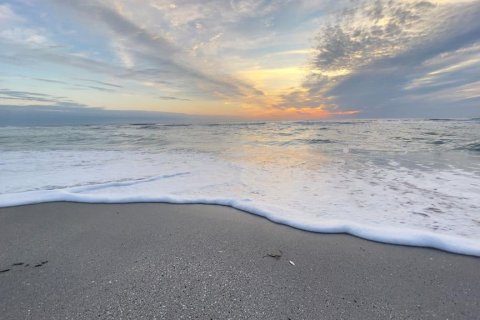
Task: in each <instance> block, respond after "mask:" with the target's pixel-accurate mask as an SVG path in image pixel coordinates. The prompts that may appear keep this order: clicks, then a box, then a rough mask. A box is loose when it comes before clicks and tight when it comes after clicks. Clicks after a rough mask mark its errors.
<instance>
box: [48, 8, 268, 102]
mask: <svg viewBox="0 0 480 320" xmlns="http://www.w3.org/2000/svg"><path fill="white" fill-rule="evenodd" d="M53 2H54V3H55V4H56V5H58V6H61V7H64V8H66V9H67V10H68V11H69V12H70V14H71V15H72V17H73V16H75V17H77V19H78V17H79V16H80V19H83V20H84V22H85V23H86V25H91V26H93V27H94V28H95V29H96V31H99V32H104V33H105V34H106V35H107V36H108V37H109V39H110V41H111V43H112V48H114V49H117V54H118V56H119V57H120V59H121V60H122V61H123V62H124V68H125V69H127V70H130V71H132V72H133V73H134V74H136V75H139V76H141V77H143V80H145V78H149V79H148V80H150V81H155V80H156V79H160V80H163V79H164V78H165V75H166V74H174V75H175V78H176V79H178V80H179V81H180V82H182V81H186V82H188V83H189V84H190V85H192V84H195V83H196V86H197V89H199V90H206V91H208V92H215V93H218V94H222V95H225V96H243V95H247V94H254V95H255V94H261V92H260V91H259V90H257V89H255V88H253V87H251V86H250V85H249V84H246V83H243V82H242V81H239V80H237V79H234V78H233V77H231V76H227V75H223V74H217V73H213V74H211V73H210V72H207V71H205V70H202V68H201V67H200V66H196V65H194V64H193V63H192V61H189V60H188V59H187V58H188V57H187V56H185V54H184V48H181V47H178V46H177V45H176V44H174V43H173V42H171V41H169V40H168V39H167V38H166V37H165V36H163V35H162V34H161V33H159V32H153V31H150V30H149V29H148V28H147V27H146V26H144V27H140V26H139V25H138V24H137V23H136V22H134V21H132V20H131V19H129V17H128V16H127V15H126V14H124V13H123V10H122V7H121V6H117V7H114V6H112V7H109V6H106V5H104V3H100V2H97V1H84V2H78V1H70V0H69V1H53ZM75 17H74V18H75ZM125 62H126V63H125ZM144 66H148V70H149V72H148V73H143V72H142V71H141V69H145V67H144ZM152 71H155V73H152ZM127 72H128V71H127ZM169 78H171V77H169Z"/></svg>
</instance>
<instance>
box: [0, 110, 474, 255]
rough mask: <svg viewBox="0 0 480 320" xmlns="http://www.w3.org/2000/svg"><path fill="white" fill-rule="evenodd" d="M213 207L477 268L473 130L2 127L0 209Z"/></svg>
mask: <svg viewBox="0 0 480 320" xmlns="http://www.w3.org/2000/svg"><path fill="white" fill-rule="evenodd" d="M47 201H78V202H92V203H112V202H114V203H124V202H171V203H205V204H219V205H226V206H231V207H234V208H238V209H240V210H243V211H246V212H249V213H252V214H256V215H260V216H263V217H266V218H268V219H270V220H272V221H274V222H277V223H282V224H286V225H290V226H292V227H295V228H299V229H303V230H308V231H313V232H324V233H349V234H352V235H355V236H358V237H361V238H365V239H370V240H374V241H380V242H385V243H393V244H402V245H411V246H425V247H432V248H437V249H441V250H445V251H449V252H455V253H461V254H469V255H475V256H480V120H478V119H471V120H442V119H431V120H348V121H303V122H246V123H212V124H147V123H142V124H130V125H101V126H58V127H0V206H2V207H6V206H15V205H22V204H32V203H40V202H47Z"/></svg>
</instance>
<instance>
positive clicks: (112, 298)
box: [0, 202, 480, 319]
mask: <svg viewBox="0 0 480 320" xmlns="http://www.w3.org/2000/svg"><path fill="white" fill-rule="evenodd" d="M247 213H248V212H247ZM0 248H1V250H0V271H3V270H6V269H10V270H8V271H5V272H1V273H0V287H1V288H2V290H0V312H1V314H2V315H3V316H4V317H5V319H17V318H24V319H57V318H63V319H65V318H68V319H70V318H73V319H90V318H93V317H100V318H112V319H113V318H124V319H130V318H131V319H135V318H137V319H138V318H142V317H145V318H149V319H153V317H154V316H156V317H157V318H158V319H163V318H165V319H169V318H170V319H171V318H181V317H184V318H194V317H195V316H196V317H198V318H200V319H204V318H206V319H210V318H213V319H225V318H233V319H243V318H250V319H265V318H267V319H288V318H290V319H315V318H319V317H321V318H325V319H338V318H345V319H348V318H356V319H385V318H389V317H390V318H422V319H433V318H454V319H472V318H474V317H476V316H477V315H478V313H480V293H479V291H478V288H479V287H480V277H479V276H478V270H479V267H480V259H479V258H477V257H471V256H464V255H457V254H452V253H448V252H444V251H440V250H436V249H429V248H421V247H407V246H399V245H393V246H392V245H389V244H383V243H379V242H373V241H369V240H364V239H361V238H358V237H354V236H350V235H346V234H321V233H314V232H309V231H303V230H299V229H295V228H292V227H289V226H286V225H282V224H277V223H272V222H271V221H269V220H267V219H265V218H262V217H260V216H257V215H254V214H251V213H248V214H245V213H244V212H241V211H239V210H236V209H233V208H231V207H227V206H220V205H199V204H165V203H129V204H88V203H72V202H50V203H42V204H32V205H24V206H16V207H6V208H0ZM20 263H21V264H20ZM27 264H28V266H27Z"/></svg>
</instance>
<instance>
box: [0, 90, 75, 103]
mask: <svg viewBox="0 0 480 320" xmlns="http://www.w3.org/2000/svg"><path fill="white" fill-rule="evenodd" d="M0 100H21V101H34V102H39V103H42V102H54V103H59V102H63V103H66V102H71V100H69V99H68V98H66V97H60V96H54V95H49V94H45V93H37V92H28V91H17V90H9V89H0Z"/></svg>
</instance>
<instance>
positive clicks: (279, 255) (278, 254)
mask: <svg viewBox="0 0 480 320" xmlns="http://www.w3.org/2000/svg"><path fill="white" fill-rule="evenodd" d="M278 252H279V253H267V254H266V255H264V256H263V257H264V258H265V257H270V258H274V259H276V260H280V258H281V257H282V254H283V252H282V250H278Z"/></svg>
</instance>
